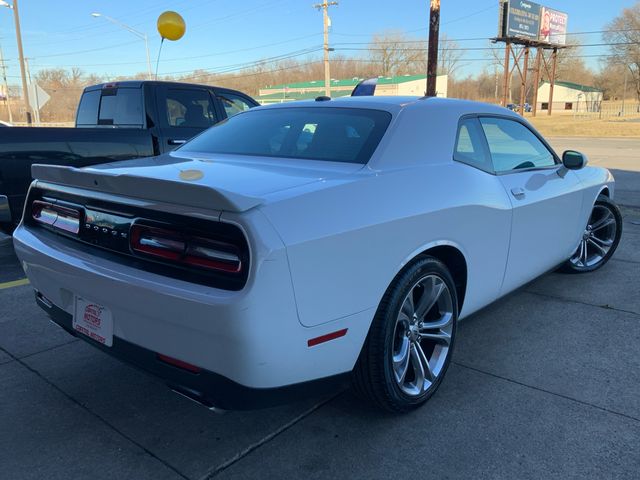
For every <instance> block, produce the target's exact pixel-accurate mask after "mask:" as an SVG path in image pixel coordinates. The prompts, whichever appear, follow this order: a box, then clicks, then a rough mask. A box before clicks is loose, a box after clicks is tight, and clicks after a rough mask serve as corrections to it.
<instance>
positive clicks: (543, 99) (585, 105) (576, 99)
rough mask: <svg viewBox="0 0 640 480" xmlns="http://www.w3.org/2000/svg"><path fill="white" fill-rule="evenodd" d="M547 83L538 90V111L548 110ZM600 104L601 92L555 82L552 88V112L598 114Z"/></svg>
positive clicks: (570, 83) (576, 84)
mask: <svg viewBox="0 0 640 480" xmlns="http://www.w3.org/2000/svg"><path fill="white" fill-rule="evenodd" d="M549 89H550V84H549V83H548V82H542V84H541V85H540V87H539V88H538V110H549ZM601 103H602V90H598V89H597V88H595V87H590V86H587V85H580V84H579V83H572V82H556V83H555V84H554V87H553V105H552V111H553V112H557V113H559V112H562V111H565V112H568V113H569V112H570V113H580V112H598V111H599V110H600V105H601Z"/></svg>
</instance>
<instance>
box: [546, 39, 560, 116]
mask: <svg viewBox="0 0 640 480" xmlns="http://www.w3.org/2000/svg"><path fill="white" fill-rule="evenodd" d="M551 62H552V67H551V75H550V76H551V78H550V79H549V110H548V112H547V115H551V110H552V109H553V87H554V85H555V84H556V65H557V63H558V48H557V47H556V48H554V49H553V53H552V54H551Z"/></svg>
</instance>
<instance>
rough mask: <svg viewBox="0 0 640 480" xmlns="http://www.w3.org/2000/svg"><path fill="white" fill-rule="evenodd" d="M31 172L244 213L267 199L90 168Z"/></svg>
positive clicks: (40, 176) (62, 181)
mask: <svg viewBox="0 0 640 480" xmlns="http://www.w3.org/2000/svg"><path fill="white" fill-rule="evenodd" d="M31 175H32V176H33V178H34V179H35V180H37V181H42V182H49V183H54V184H57V185H65V186H70V187H77V188H82V189H85V190H92V191H96V192H101V193H109V194H112V195H122V196H126V197H131V198H136V199H141V200H152V201H157V202H161V203H167V202H168V201H170V202H171V203H172V204H177V205H185V206H189V207H198V208H204V209H209V210H224V211H229V212H244V211H247V210H249V209H251V208H254V207H256V206H258V205H260V204H261V203H262V202H263V200H262V199H261V198H259V197H252V196H248V195H243V194H239V193H234V192H229V191H226V190H221V189H217V188H213V187H210V186H207V185H202V184H198V183H195V182H186V181H175V180H165V179H159V178H153V177H141V176H136V175H127V174H112V173H108V172H106V171H98V170H92V169H90V168H84V169H79V168H73V167H65V166H60V165H41V164H34V165H32V166H31Z"/></svg>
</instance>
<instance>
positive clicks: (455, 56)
mask: <svg viewBox="0 0 640 480" xmlns="http://www.w3.org/2000/svg"><path fill="white" fill-rule="evenodd" d="M463 55H464V51H463V50H462V49H460V44H459V43H458V42H456V41H455V40H451V39H450V38H449V37H448V36H447V34H446V33H444V34H442V35H440V45H439V52H438V74H439V75H449V76H450V77H453V75H454V73H455V71H456V70H457V69H458V68H460V67H461V65H460V61H461V60H462V56H463ZM425 71H426V70H425Z"/></svg>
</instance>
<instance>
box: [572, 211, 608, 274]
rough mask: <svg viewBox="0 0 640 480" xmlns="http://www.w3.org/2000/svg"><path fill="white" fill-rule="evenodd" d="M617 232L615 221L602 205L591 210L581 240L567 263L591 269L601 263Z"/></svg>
mask: <svg viewBox="0 0 640 480" xmlns="http://www.w3.org/2000/svg"><path fill="white" fill-rule="evenodd" d="M616 232H617V220H616V217H615V215H614V214H613V212H612V211H611V210H610V209H609V208H607V207H606V206H604V205H596V206H595V207H594V208H593V212H592V213H591V217H590V218H589V222H588V224H587V228H586V229H585V230H584V232H583V234H582V240H581V241H580V245H579V246H578V248H577V250H576V251H575V253H574V254H573V256H572V257H571V258H570V259H569V261H570V262H571V263H572V264H573V265H574V266H576V267H579V268H585V267H592V266H594V265H596V264H598V263H599V262H601V261H602V260H603V259H604V258H605V257H606V256H607V254H608V253H609V250H611V247H612V246H613V244H614V241H615V238H616Z"/></svg>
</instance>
